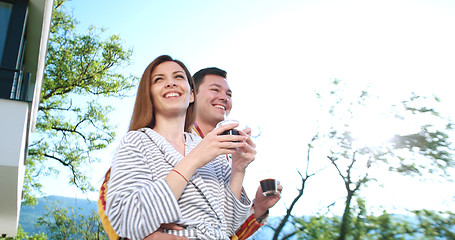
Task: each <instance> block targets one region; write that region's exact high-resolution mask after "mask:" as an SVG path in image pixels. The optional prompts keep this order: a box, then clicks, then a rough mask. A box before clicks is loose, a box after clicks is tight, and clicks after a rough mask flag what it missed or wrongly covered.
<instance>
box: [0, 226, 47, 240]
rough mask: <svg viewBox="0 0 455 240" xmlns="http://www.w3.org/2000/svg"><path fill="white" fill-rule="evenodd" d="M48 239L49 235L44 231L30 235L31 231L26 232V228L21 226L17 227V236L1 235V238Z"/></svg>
mask: <svg viewBox="0 0 455 240" xmlns="http://www.w3.org/2000/svg"><path fill="white" fill-rule="evenodd" d="M14 239H17V240H47V236H46V235H45V234H44V233H40V234H33V235H31V236H30V235H29V233H26V232H24V229H22V228H21V226H19V227H18V228H17V235H16V237H15V238H12V237H6V238H4V237H0V240H14Z"/></svg>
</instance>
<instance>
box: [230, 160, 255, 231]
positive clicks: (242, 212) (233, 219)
mask: <svg viewBox="0 0 455 240" xmlns="http://www.w3.org/2000/svg"><path fill="white" fill-rule="evenodd" d="M225 163H226V164H224V167H225V171H226V173H225V174H224V176H225V179H224V181H225V195H226V201H225V205H224V213H225V216H226V223H227V224H226V225H227V230H226V233H227V234H228V236H232V235H234V234H235V231H236V230H237V229H238V227H239V226H240V224H241V223H242V222H243V221H244V220H245V218H246V217H247V215H248V213H249V210H250V207H251V201H250V199H249V198H248V196H247V194H246V192H245V189H243V188H242V193H241V197H240V200H239V199H237V197H236V196H235V194H234V193H233V192H232V190H231V188H230V186H229V179H230V176H231V168H230V166H229V164H228V163H227V161H225Z"/></svg>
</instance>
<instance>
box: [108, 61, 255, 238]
mask: <svg viewBox="0 0 455 240" xmlns="http://www.w3.org/2000/svg"><path fill="white" fill-rule="evenodd" d="M194 104H196V103H195V101H194V92H193V80H192V78H191V75H190V73H189V71H188V69H187V68H186V67H185V65H184V64H183V63H182V62H180V61H178V60H174V59H172V58H171V57H169V56H166V55H164V56H160V57H158V58H156V59H155V60H154V61H153V62H152V63H150V65H149V66H148V67H147V68H146V70H145V72H144V74H143V75H142V79H141V82H140V83H139V88H138V92H137V96H136V103H135V106H134V110H133V116H132V118H131V122H130V131H129V132H128V133H127V135H126V136H125V137H124V138H123V140H122V141H121V143H120V146H119V149H118V152H117V154H116V157H115V158H114V161H113V164H112V168H111V175H110V179H109V181H108V183H107V186H108V188H107V196H106V215H107V216H108V218H109V221H110V223H111V224H112V227H113V229H114V230H115V232H116V233H117V234H118V235H119V236H120V237H125V238H130V239H143V238H145V237H146V236H148V235H150V234H151V233H153V232H154V231H156V230H157V229H158V228H159V227H160V225H161V224H165V223H177V224H179V225H181V226H184V229H183V230H169V232H170V233H172V234H175V235H179V236H185V237H187V238H189V239H229V236H231V235H232V234H233V233H234V231H235V230H236V228H237V227H238V226H239V225H240V223H241V222H242V221H243V220H244V218H245V217H246V215H247V214H248V211H249V207H250V200H249V199H248V197H247V196H246V194H245V192H244V191H243V188H242V183H243V178H244V174H245V168H246V166H247V165H248V163H249V162H251V161H252V159H246V158H243V159H242V158H239V159H240V160H238V161H235V162H233V163H232V168H231V167H230V166H229V164H228V161H226V155H225V154H241V153H242V152H243V150H242V149H245V148H248V147H249V144H250V143H251V142H250V141H251V140H250V139H249V137H248V136H246V135H245V134H243V135H238V136H236V135H233V136H232V135H220V133H222V132H223V131H226V130H228V129H232V128H233V127H236V125H233V124H231V125H226V126H222V127H220V128H218V129H215V130H213V131H212V132H211V133H209V134H208V135H207V136H206V137H205V138H204V140H201V138H200V137H198V136H196V135H193V134H189V133H188V132H189V131H190V127H191V126H192V124H193V122H194V113H193V108H194Z"/></svg>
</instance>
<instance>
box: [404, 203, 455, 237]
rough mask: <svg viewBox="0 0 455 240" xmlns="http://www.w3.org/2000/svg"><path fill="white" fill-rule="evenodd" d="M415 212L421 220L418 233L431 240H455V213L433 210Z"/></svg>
mask: <svg viewBox="0 0 455 240" xmlns="http://www.w3.org/2000/svg"><path fill="white" fill-rule="evenodd" d="M413 212H414V214H415V215H416V216H417V218H418V219H419V224H418V227H417V230H416V231H417V232H419V233H421V234H422V235H424V236H426V237H428V238H431V239H438V238H440V239H455V213H453V212H449V211H446V212H436V211H431V210H417V211H413Z"/></svg>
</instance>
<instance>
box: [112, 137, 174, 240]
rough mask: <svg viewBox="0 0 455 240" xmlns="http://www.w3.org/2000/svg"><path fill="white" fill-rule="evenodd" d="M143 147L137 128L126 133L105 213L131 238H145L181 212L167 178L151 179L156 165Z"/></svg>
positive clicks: (113, 166)
mask: <svg viewBox="0 0 455 240" xmlns="http://www.w3.org/2000/svg"><path fill="white" fill-rule="evenodd" d="M143 149H144V146H143V142H142V141H141V137H140V135H139V134H138V133H137V132H130V133H128V134H127V135H126V136H125V138H124V139H123V140H122V142H121V143H120V146H119V149H118V152H117V154H116V157H115V158H114V161H113V163H112V172H111V178H110V180H109V182H108V191H107V196H106V215H107V216H108V218H109V221H110V222H111V224H112V227H113V229H114V230H115V232H116V233H118V235H119V236H120V237H126V238H130V239H132V240H135V239H142V238H144V237H146V236H148V235H150V234H151V233H153V232H154V231H156V230H157V229H158V228H159V226H160V225H161V224H162V223H170V222H175V221H177V220H178V219H180V218H181V215H182V214H181V211H180V209H179V207H178V204H177V200H176V199H175V197H174V195H173V193H172V191H171V189H170V187H169V185H168V184H167V182H166V181H165V180H164V179H157V180H155V181H154V180H152V179H153V172H152V170H151V169H152V168H153V166H149V161H147V160H146V158H145V155H144V150H143Z"/></svg>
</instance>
